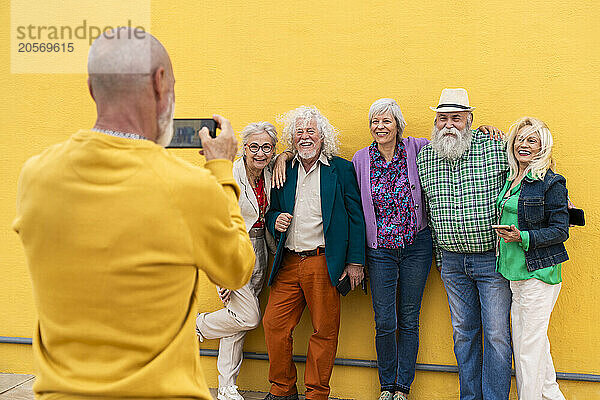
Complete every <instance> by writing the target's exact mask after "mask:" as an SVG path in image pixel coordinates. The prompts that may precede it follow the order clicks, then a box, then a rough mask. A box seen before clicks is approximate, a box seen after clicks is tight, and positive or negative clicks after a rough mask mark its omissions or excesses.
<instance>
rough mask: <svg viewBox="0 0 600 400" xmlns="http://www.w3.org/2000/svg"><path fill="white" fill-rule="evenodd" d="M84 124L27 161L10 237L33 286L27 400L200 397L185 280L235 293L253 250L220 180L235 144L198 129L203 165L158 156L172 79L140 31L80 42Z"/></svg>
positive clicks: (224, 125)
mask: <svg viewBox="0 0 600 400" xmlns="http://www.w3.org/2000/svg"><path fill="white" fill-rule="evenodd" d="M88 72H89V79H88V86H89V91H90V94H91V95H92V98H93V99H94V101H95V102H96V108H97V120H96V124H95V125H94V127H93V128H92V129H82V130H80V131H78V132H77V133H75V134H74V135H72V136H71V137H70V138H69V139H68V140H67V141H65V142H63V143H60V144H57V145H54V146H52V147H50V148H49V149H47V150H45V151H44V152H43V153H41V154H39V155H37V156H34V157H32V158H30V159H29V160H28V161H27V162H26V163H25V165H24V167H23V169H22V171H21V176H20V178H19V184H18V193H17V215H16V218H15V220H14V223H13V228H14V230H15V231H16V232H17V233H18V234H19V236H20V238H21V241H22V242H23V246H24V248H25V253H26V257H27V263H28V267H29V271H30V274H31V279H32V282H33V294H34V300H35V305H36V307H37V318H38V319H37V325H36V327H35V328H36V329H35V333H34V337H33V355H34V363H35V370H36V372H35V373H36V382H35V384H34V392H35V395H36V398H38V399H65V400H69V399H79V400H81V399H90V400H91V399H94V400H99V399H112V398H120V399H124V398H128V399H149V398H152V399H157V398H160V399H175V398H177V399H184V398H185V399H207V400H208V399H211V396H210V393H209V391H208V388H207V385H206V382H205V379H204V375H203V373H202V369H201V367H200V359H199V354H198V341H197V338H196V332H195V329H194V327H195V321H196V313H197V311H198V305H197V298H198V296H197V294H198V293H197V291H198V279H199V273H205V274H206V275H207V276H208V278H209V279H210V280H211V281H212V282H213V283H215V284H217V285H219V286H222V287H226V288H229V289H238V288H240V287H242V286H243V285H244V284H245V283H246V282H247V281H248V279H249V277H250V275H251V273H252V268H253V266H254V252H253V250H252V245H251V243H250V240H249V238H248V234H247V233H246V225H245V224H244V220H243V219H242V216H241V214H240V210H239V207H238V197H239V189H238V187H237V185H236V184H235V181H234V179H233V175H232V160H233V158H234V156H235V153H236V150H237V142H236V139H235V136H234V133H233V130H232V128H231V125H230V123H229V121H228V120H226V119H225V118H223V117H220V116H215V119H216V120H217V122H218V124H219V125H220V128H221V130H222V131H221V134H220V135H219V136H218V137H217V138H215V139H213V138H210V137H209V136H208V131H206V130H205V129H204V130H203V131H201V132H200V136H201V139H202V143H203V144H204V154H205V156H206V160H207V162H206V165H205V166H204V167H197V166H193V165H191V164H189V163H187V162H185V161H183V160H181V159H179V158H177V157H175V156H173V155H172V154H170V153H169V152H168V151H167V150H165V149H164V147H163V146H165V145H166V144H168V143H169V141H170V138H171V136H172V132H173V129H172V118H173V106H174V98H175V96H174V83H175V79H174V76H173V69H172V67H171V61H170V59H169V56H168V54H167V52H166V50H165V49H164V47H163V46H162V45H161V44H160V42H159V41H158V40H156V39H155V38H154V37H153V36H152V35H150V34H147V33H143V32H141V31H134V30H131V29H127V28H118V29H116V30H112V31H109V32H107V33H106V34H104V35H103V36H100V37H99V38H98V39H97V40H96V41H95V42H94V43H93V44H92V46H91V48H90V52H89V59H88Z"/></svg>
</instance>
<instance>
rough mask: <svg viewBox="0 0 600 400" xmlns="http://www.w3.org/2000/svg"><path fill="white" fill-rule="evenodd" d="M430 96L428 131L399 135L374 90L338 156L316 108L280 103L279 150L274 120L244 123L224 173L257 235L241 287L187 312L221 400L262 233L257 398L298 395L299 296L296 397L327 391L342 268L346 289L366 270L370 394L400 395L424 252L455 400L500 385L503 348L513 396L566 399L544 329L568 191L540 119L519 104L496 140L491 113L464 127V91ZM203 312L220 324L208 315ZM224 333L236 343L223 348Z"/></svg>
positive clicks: (237, 352)
mask: <svg viewBox="0 0 600 400" xmlns="http://www.w3.org/2000/svg"><path fill="white" fill-rule="evenodd" d="M431 109H432V110H433V111H435V113H436V116H435V120H434V126H433V128H432V132H431V138H432V139H431V141H429V140H428V139H425V138H414V137H410V136H407V137H404V136H403V132H404V128H405V126H406V121H405V119H404V117H403V115H402V111H401V109H400V107H399V106H398V104H397V103H396V101H395V100H393V99H389V98H382V99H379V100H377V101H375V102H374V103H373V104H372V105H371V108H370V110H369V129H370V134H371V136H372V138H373V142H372V143H371V145H369V146H367V147H365V148H363V149H360V150H359V151H357V152H356V154H355V155H354V157H353V159H352V163H350V162H348V161H346V160H344V159H342V158H340V157H337V156H336V154H337V150H338V145H337V141H338V138H337V130H336V129H335V128H334V127H333V126H332V125H331V123H330V122H329V121H328V120H327V118H326V117H325V116H323V115H322V114H321V113H320V111H319V110H317V109H316V108H314V107H306V106H302V107H299V108H297V109H295V110H292V111H290V112H289V113H287V114H286V115H285V116H284V118H283V122H284V131H283V138H284V140H285V142H286V144H287V150H286V151H285V152H284V153H282V154H280V155H278V156H275V148H276V144H277V133H276V131H275V127H274V126H273V125H272V124H270V123H268V122H261V123H254V124H250V125H248V126H247V127H246V128H245V129H244V131H243V133H242V157H241V158H240V159H238V160H237V161H236V163H235V164H234V171H238V172H237V174H235V176H236V181H237V182H238V184H239V185H240V187H241V188H242V196H241V197H240V207H241V209H242V215H243V216H244V218H245V219H246V221H247V224H246V225H247V228H248V232H249V233H250V236H251V238H253V237H254V238H260V239H258V241H259V242H260V246H258V247H257V243H258V242H257V241H256V240H257V239H254V240H255V241H254V242H253V244H254V246H255V250H256V255H257V261H256V266H255V269H254V272H253V277H252V279H251V281H250V283H248V285H246V286H245V287H244V288H243V289H241V290H239V291H233V292H230V291H227V290H223V289H220V288H218V291H219V295H220V297H221V299H222V300H223V302H224V304H225V308H224V309H222V310H219V311H216V312H213V313H201V314H199V316H198V321H197V333H198V335H199V337H200V338H201V340H202V339H203V338H218V337H221V338H222V339H221V344H220V351H219V359H218V363H217V366H218V369H219V392H218V396H219V397H218V398H219V399H220V400H230V399H231V400H242V399H243V397H242V396H241V395H240V394H239V392H238V391H237V386H235V379H236V377H237V375H238V373H239V370H240V365H241V361H242V347H241V346H242V343H243V337H244V334H245V332H246V331H247V330H250V329H253V328H254V327H256V326H257V325H258V322H259V317H260V308H259V304H258V298H257V297H258V294H259V292H260V288H261V286H262V279H263V278H264V277H265V276H266V273H265V270H266V267H265V266H266V259H265V257H266V252H265V249H266V248H267V246H266V240H267V239H269V241H271V240H273V239H275V242H276V243H277V246H276V248H275V251H274V253H275V257H274V264H273V268H272V271H271V274H270V277H269V281H268V282H269V285H270V286H271V291H270V295H269V300H268V303H267V306H266V310H265V315H264V318H263V326H264V328H265V340H266V344H267V350H268V353H269V360H270V369H269V381H270V382H271V390H270V393H269V394H268V395H267V397H266V398H265V399H266V400H294V399H297V398H298V394H297V388H296V369H295V366H294V363H293V361H292V332H293V329H294V328H295V326H296V325H297V324H298V322H299V319H300V316H301V315H302V312H303V310H304V308H305V307H306V306H308V308H309V311H310V314H311V320H312V324H313V328H314V333H313V334H312V335H311V338H310V340H309V346H308V354H307V363H306V370H305V386H306V398H307V399H327V396H328V394H329V390H330V389H329V379H330V376H331V372H332V369H333V362H334V359H335V353H336V349H337V339H338V332H339V324H340V295H339V293H338V292H337V291H336V285H337V284H338V282H339V281H340V280H342V279H343V278H344V277H345V276H346V275H348V276H349V278H350V284H351V288H352V289H354V288H355V287H356V286H358V285H359V284H360V283H361V281H362V280H363V277H364V276H365V275H367V271H368V277H369V282H370V287H371V295H372V302H373V310H374V315H375V347H376V352H377V366H378V371H379V381H380V386H381V394H380V397H379V400H403V399H404V400H405V399H407V398H408V395H409V392H410V387H411V384H412V382H413V380H414V378H415V366H416V360H417V352H418V345H419V314H420V309H421V301H422V298H423V292H424V288H425V283H426V280H427V277H428V275H429V270H430V267H431V264H432V259H433V254H435V261H436V265H437V267H438V270H439V271H440V272H441V277H442V281H443V282H444V286H445V288H446V292H447V296H448V303H449V305H450V312H451V320H452V327H453V338H454V351H455V355H456V359H457V363H458V367H459V380H460V392H461V400H471V399H473V400H474V399H486V400H487V399H507V398H508V394H509V390H510V375H511V366H512V354H513V349H514V357H515V370H516V377H517V388H518V393H519V398H520V399H522V400H529V399H542V398H544V399H564V396H563V395H562V394H561V392H560V390H559V388H558V385H557V383H556V375H555V372H554V368H553V363H552V358H551V356H550V347H549V342H548V337H547V329H548V323H549V319H550V313H551V312H552V309H553V307H554V303H555V302H556V299H557V296H558V292H559V291H560V282H561V276H560V267H561V263H562V262H564V261H565V260H566V259H567V254H566V251H565V248H564V245H563V242H564V241H565V240H566V239H567V237H568V212H567V191H566V183H565V179H564V178H563V177H561V176H560V175H558V174H556V173H555V172H553V170H552V169H551V168H552V167H553V165H554V164H553V161H552V158H551V150H552V136H551V134H550V131H549V130H548V127H547V126H546V125H545V124H544V123H543V122H542V121H539V120H537V119H535V118H530V117H525V118H522V119H521V120H519V121H517V122H516V123H515V124H514V125H513V126H512V127H511V129H510V133H509V136H508V139H507V142H506V143H505V141H504V140H503V137H502V136H501V135H500V132H499V131H498V130H497V129H496V128H494V127H492V126H487V125H484V126H481V127H479V129H477V130H474V129H471V125H472V121H473V114H472V111H473V110H474V107H471V106H470V104H469V100H468V95H467V92H466V91H465V90H464V89H444V90H443V91H442V94H441V97H440V100H439V103H438V106H436V107H431ZM257 157H259V162H258V163H257ZM271 185H272V190H271V192H270V193H269V189H270V188H271ZM522 188H523V190H522ZM248 205H251V207H249V206H248ZM253 232H254V233H253ZM256 232H260V233H258V234H257V233H256ZM257 235H258V236H257ZM270 248H272V249H273V248H274V246H273V245H271V246H270ZM259 259H260V260H264V261H260V262H259ZM248 286H251V287H253V288H254V290H253V291H249V290H246V288H247V287H248ZM247 293H250V295H248V294H247ZM239 299H244V300H243V301H242V300H239ZM248 313H250V314H251V316H250V317H246V314H248ZM510 317H512V346H511V332H510ZM212 320H215V321H218V322H215V323H214V324H216V325H217V326H219V327H222V326H223V327H224V326H226V327H227V328H225V329H224V328H216V329H215V328H211V322H210V321H212ZM227 321H229V322H227ZM232 341H235V342H236V343H238V345H237V346H236V347H235V349H233V348H231V350H229V347H224V346H227V343H229V342H232ZM224 350H225V351H224Z"/></svg>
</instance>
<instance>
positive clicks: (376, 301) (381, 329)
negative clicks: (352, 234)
mask: <svg viewBox="0 0 600 400" xmlns="http://www.w3.org/2000/svg"><path fill="white" fill-rule="evenodd" d="M432 253H433V249H432V241H431V231H430V230H429V228H425V229H423V230H421V231H420V232H419V233H417V236H416V237H415V240H414V242H413V244H411V245H409V246H406V247H405V248H401V249H382V248H379V249H371V248H367V266H368V268H369V277H370V279H371V295H372V296H373V310H374V311H375V332H376V334H375V347H376V350H377V368H378V370H379V383H380V384H381V391H384V390H388V391H390V392H392V393H393V392H395V391H396V390H399V391H401V392H404V393H408V392H409V391H410V385H411V384H412V382H413V380H414V379H415V365H416V362H417V351H418V349H419V313H420V311H421V300H422V299H423V290H424V289H425V282H426V281H427V276H428V275H429V270H430V269H431V260H432ZM396 331H398V335H396Z"/></svg>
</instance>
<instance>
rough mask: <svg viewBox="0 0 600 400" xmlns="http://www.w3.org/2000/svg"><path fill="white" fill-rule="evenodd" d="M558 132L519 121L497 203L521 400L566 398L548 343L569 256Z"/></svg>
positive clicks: (526, 120)
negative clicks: (555, 149) (555, 147)
mask: <svg viewBox="0 0 600 400" xmlns="http://www.w3.org/2000/svg"><path fill="white" fill-rule="evenodd" d="M552 144H553V140H552V134H551V133H550V130H549V129H548V126H547V125H546V124H545V123H544V122H542V121H540V120H539V119H536V118H532V117H523V118H521V119H520V120H518V121H517V122H515V123H514V124H513V125H512V127H511V129H510V134H509V137H508V143H507V151H506V152H507V154H508V163H509V166H510V173H509V176H508V180H507V181H506V184H505V185H504V188H503V189H502V190H501V191H500V194H499V195H498V199H497V200H496V205H497V207H498V214H499V221H498V222H499V224H500V225H497V226H495V228H496V232H497V233H498V246H497V251H498V252H499V254H498V257H497V270H498V272H500V273H501V274H502V275H503V276H504V277H505V278H506V279H508V280H509V281H510V290H511V291H512V304H511V309H510V317H511V324H512V342H513V353H514V357H515V376H516V378H517V394H518V396H519V399H520V400H537V399H542V398H543V399H548V400H564V399H565V397H564V396H563V394H562V393H561V391H560V389H559V387H558V383H556V373H555V371H554V364H553V362H552V356H551V355H550V342H549V340H548V324H549V323H550V314H551V313H552V309H553V308H554V304H555V303H556V299H557V298H558V294H559V293H560V288H561V282H562V277H561V264H562V263H563V262H564V261H567V259H568V258H569V257H568V255H567V251H566V249H565V245H564V241H565V240H567V238H568V237H569V212H568V209H567V187H566V181H565V178H563V177H562V176H561V175H559V174H557V173H555V172H554V171H553V170H552V168H554V160H553V159H552Z"/></svg>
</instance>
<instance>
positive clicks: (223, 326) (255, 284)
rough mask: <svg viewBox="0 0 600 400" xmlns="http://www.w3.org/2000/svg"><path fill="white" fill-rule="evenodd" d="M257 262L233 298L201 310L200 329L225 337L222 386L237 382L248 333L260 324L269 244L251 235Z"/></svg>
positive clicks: (220, 368) (221, 347)
mask: <svg viewBox="0 0 600 400" xmlns="http://www.w3.org/2000/svg"><path fill="white" fill-rule="evenodd" d="M250 241H251V242H252V246H253V247H254V252H255V254H256V263H255V264H254V271H253V272H252V277H251V278H250V281H249V282H248V283H247V284H246V285H244V286H243V287H242V288H241V289H238V290H234V291H232V292H231V295H230V297H229V301H228V302H227V304H226V305H225V308H222V309H220V310H218V311H215V312H212V313H200V314H198V317H197V319H196V328H197V329H198V331H200V333H201V334H202V336H203V337H204V338H206V339H221V340H220V342H219V357H218V358H217V370H218V371H219V387H226V386H231V385H235V381H236V379H237V377H238V375H239V373H240V368H241V367H242V359H243V347H244V338H245V337H246V332H247V331H249V330H251V329H254V328H256V327H257V326H258V325H259V324H260V304H259V301H258V295H259V294H260V291H261V290H262V286H263V281H264V276H265V272H266V267H267V246H266V242H265V239H264V236H262V237H252V236H251V237H250Z"/></svg>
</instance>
